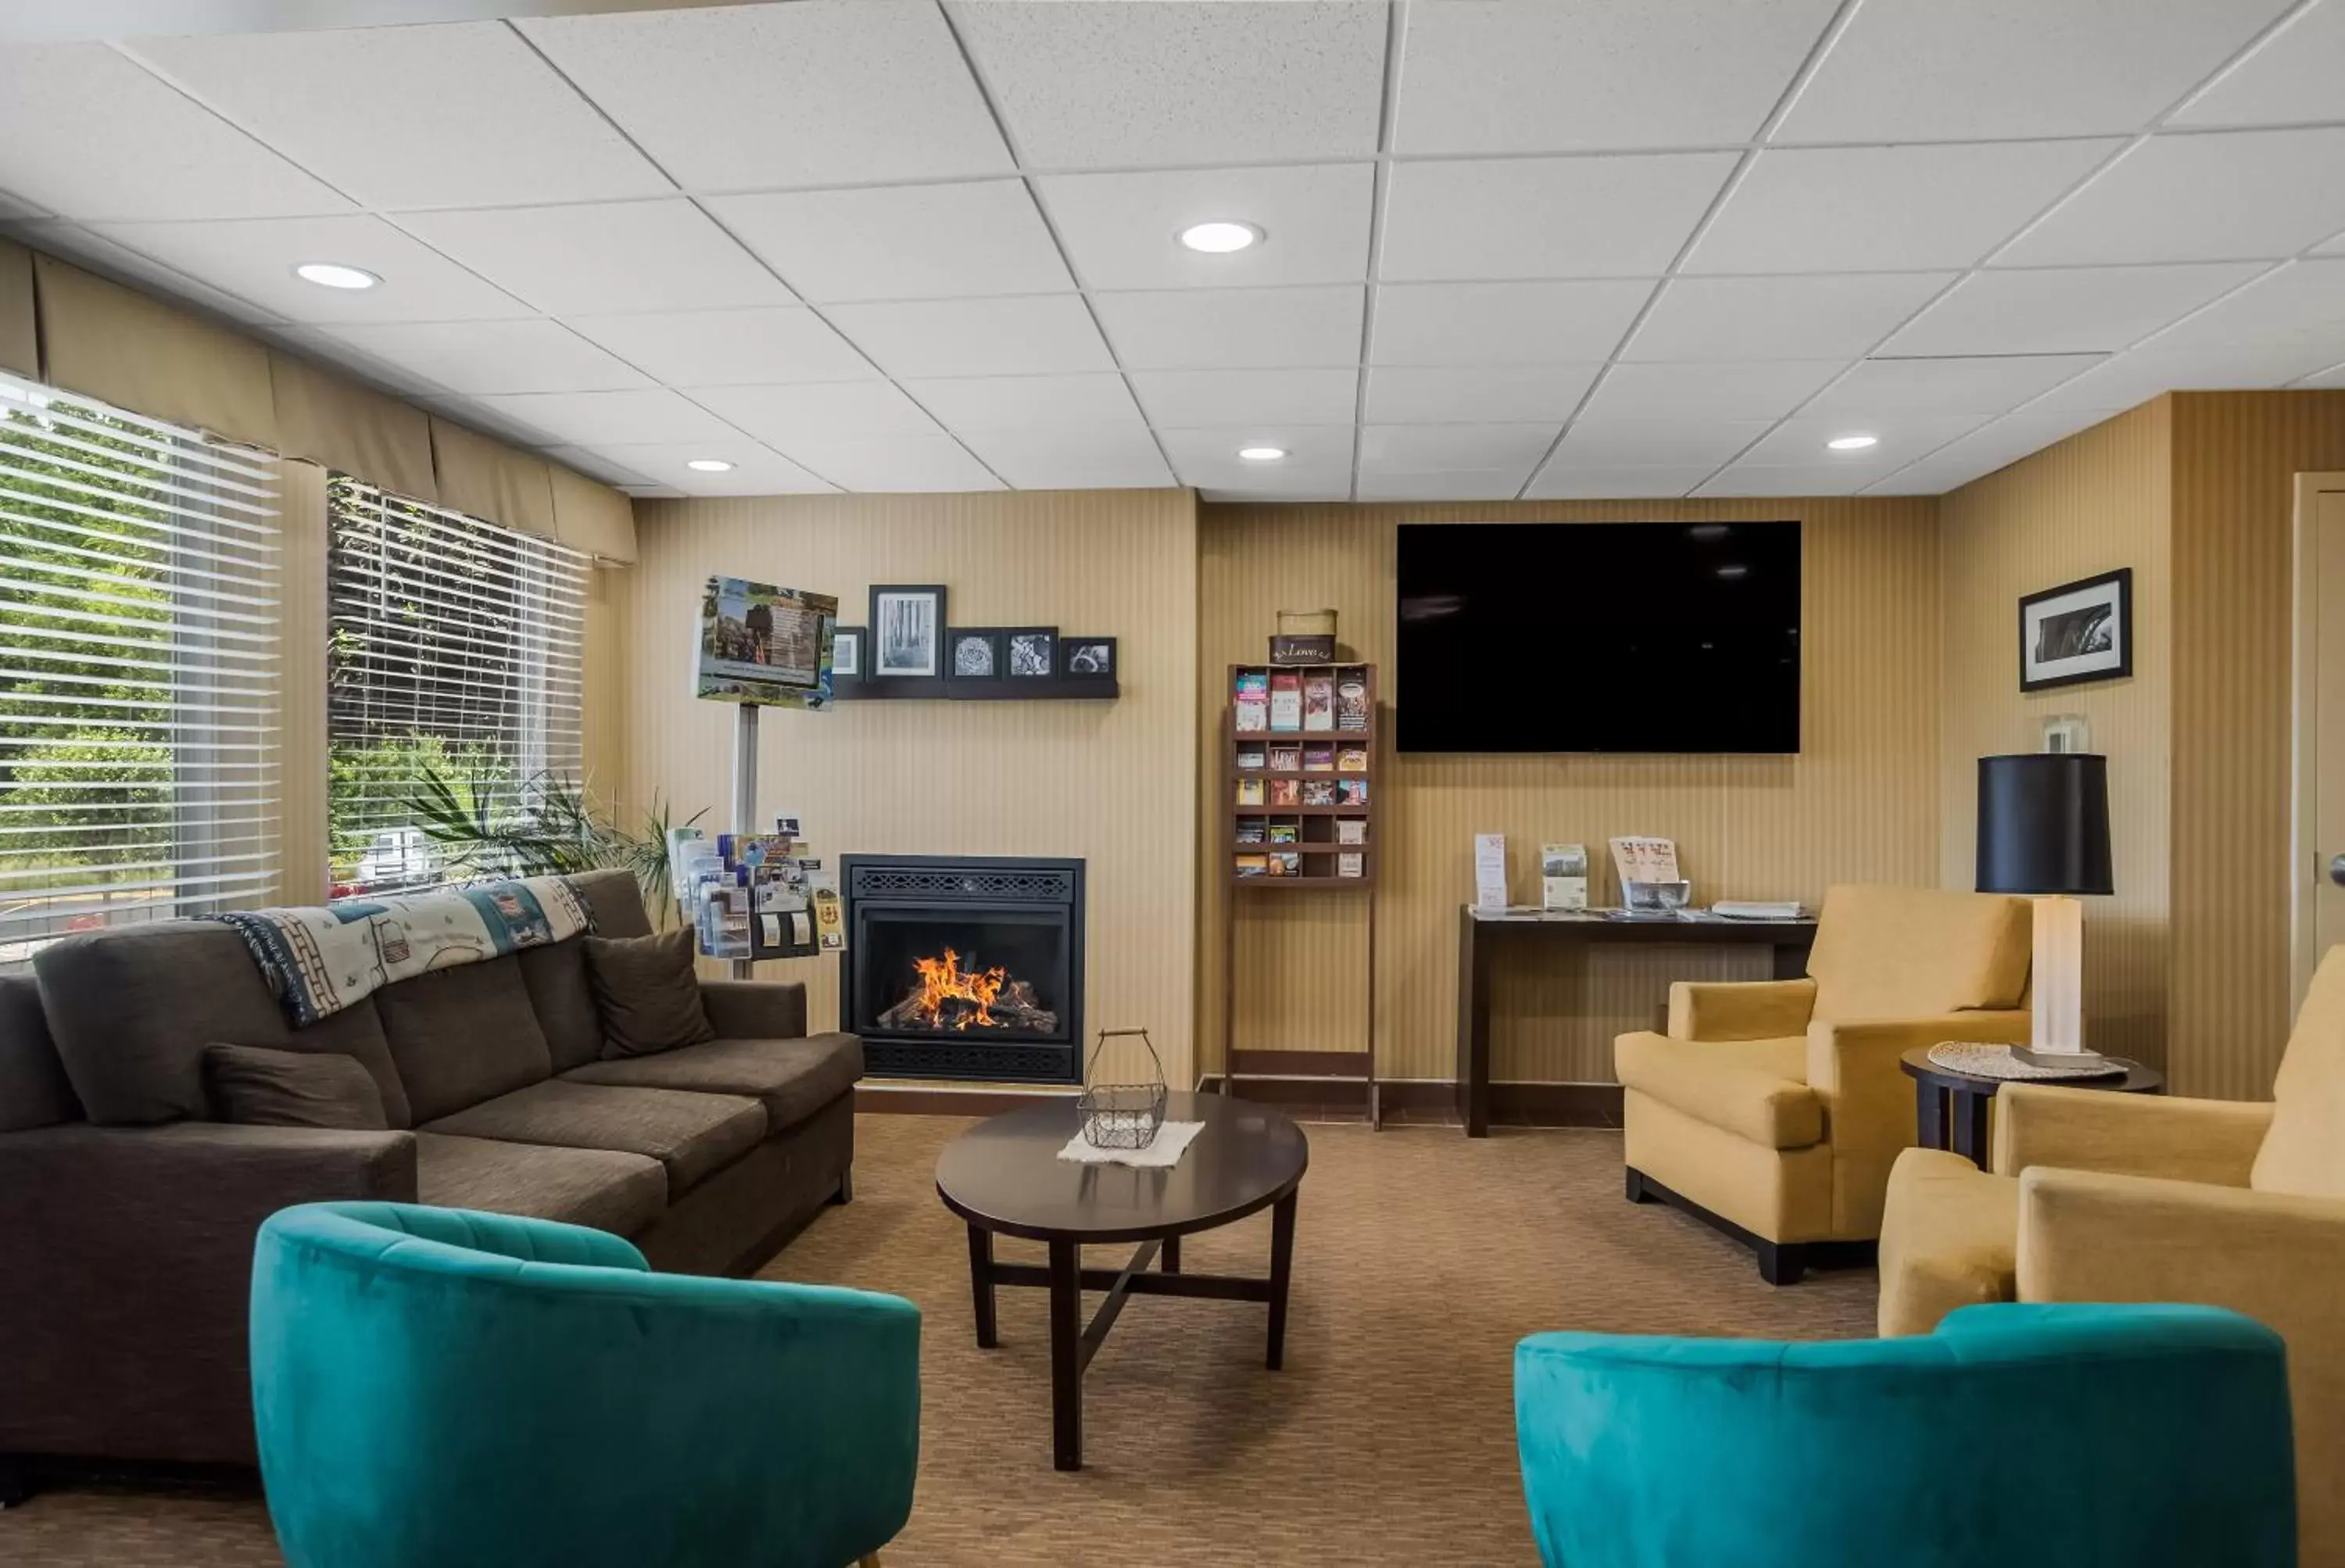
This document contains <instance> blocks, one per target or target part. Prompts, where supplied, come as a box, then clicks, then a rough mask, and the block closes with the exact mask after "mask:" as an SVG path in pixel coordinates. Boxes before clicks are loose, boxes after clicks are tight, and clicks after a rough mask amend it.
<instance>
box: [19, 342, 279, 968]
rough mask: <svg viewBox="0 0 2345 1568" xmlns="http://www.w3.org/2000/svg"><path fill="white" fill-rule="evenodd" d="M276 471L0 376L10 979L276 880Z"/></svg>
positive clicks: (175, 431) (162, 426)
mask: <svg viewBox="0 0 2345 1568" xmlns="http://www.w3.org/2000/svg"><path fill="white" fill-rule="evenodd" d="M276 516H277V462H276V459H275V458H273V457H270V456H269V455H268V454H267V453H259V452H253V451H249V450H247V449H245V448H242V447H236V446H230V445H227V444H225V443H220V442H217V441H213V440H211V439H209V438H208V437H206V436H204V435H202V434H200V433H197V432H195V431H191V430H183V429H181V428H179V427H178V426H176V425H171V424H167V423H163V422H162V421H160V420H152V419H147V418H144V417H142V416H140V415H137V414H133V413H126V412H122V411H121V410H119V409H114V408H108V407H107V406H105V405H103V404H101V403H97V402H92V401H90V400H88V399H86V398H78V397H74V396H71V395H68V394H66V393H63V392H53V391H50V390H49V389H47V388H45V387H40V386H36V385H34V384H33V383H31V382H23V381H18V380H16V379H15V378H14V377H11V376H7V375H5V374H0V966H5V965H10V964H15V963H21V962H23V961H24V960H25V959H26V958H28V957H30V956H31V955H32V953H33V952H35V951H36V950H37V949H38V948H40V947H41V946H43V945H45V944H46V943H47V942H52V941H54V940H56V938H57V937H59V936H62V935H65V934H66V933H68V932H76V931H89V930H95V929H96V928H98V927H101V926H107V925H115V924H123V923H127V922H132V921H147V920H169V919H171V918H173V917H175V916H178V915H184V914H189V913H201V912H203V911H208V910H215V909H219V908H223V907H228V906H231V905H235V904H239V903H252V902H267V901H269V898H270V897H271V896H272V895H273V894H274V893H275V891H276V887H277V859H276V847H275V846H276V833H277V825H278V779H277V754H276V746H275V718H276V707H277V661H278V640H277V620H278V616H277V579H278V565H277V553H278V533H277V521H276Z"/></svg>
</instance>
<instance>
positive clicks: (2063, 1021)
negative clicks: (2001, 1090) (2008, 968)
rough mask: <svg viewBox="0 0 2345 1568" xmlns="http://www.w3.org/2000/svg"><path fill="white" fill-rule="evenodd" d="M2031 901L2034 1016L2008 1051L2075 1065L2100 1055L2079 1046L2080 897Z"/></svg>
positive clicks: (2043, 1062)
mask: <svg viewBox="0 0 2345 1568" xmlns="http://www.w3.org/2000/svg"><path fill="white" fill-rule="evenodd" d="M2034 903H2035V911H2034V912H2035V921H2034V924H2035V967H2034V968H2033V970H2031V971H2030V975H2029V983H2030V985H2031V986H2032V988H2033V990H2034V993H2035V1016H2034V1019H2033V1021H2032V1022H2033V1027H2032V1028H2031V1029H2030V1031H2029V1038H2028V1043H2027V1044H2026V1045H2025V1046H2021V1047H2015V1048H2014V1049H2013V1051H2012V1054H2013V1055H2014V1056H2016V1057H2017V1058H2018V1059H2019V1060H2021V1061H2023V1062H2025V1063H2029V1064H2033V1065H2039V1066H2047V1067H2081V1066H2084V1065H2086V1064H2087V1063H2090V1062H2098V1061H2101V1060H2103V1057H2102V1056H2101V1054H2100V1053H2099V1052H2097V1051H2087V1050H2086V1049H2085V902H2084V901H2083V900H2082V899H2072V898H2040V899H2036V900H2035V901H2034Z"/></svg>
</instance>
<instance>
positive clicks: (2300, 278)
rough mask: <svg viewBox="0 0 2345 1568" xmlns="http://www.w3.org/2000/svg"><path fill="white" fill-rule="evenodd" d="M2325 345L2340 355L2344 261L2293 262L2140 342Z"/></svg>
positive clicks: (2343, 351)
mask: <svg viewBox="0 0 2345 1568" xmlns="http://www.w3.org/2000/svg"><path fill="white" fill-rule="evenodd" d="M2299 343H2324V344H2329V345H2331V346H2333V347H2335V349H2336V351H2337V356H2338V357H2339V358H2345V260H2336V261H2325V260H2310V261H2292V262H2290V263H2289V264H2288V265H2287V266H2284V267H2279V268H2275V269H2274V270H2271V271H2269V272H2267V273H2265V274H2264V275H2263V276H2262V277H2260V278H2258V279H2257V280H2255V281H2253V282H2251V283H2249V284H2248V285H2247V286H2246V287H2245V288H2242V289H2239V290H2236V291H2235V292H2232V293H2229V294H2226V295H2224V296H2223V297H2222V298H2221V299H2219V300H2216V301H2215V302H2214V303H2213V304H2211V305H2209V306H2208V307H2207V308H2206V309H2205V310H2203V311H2199V312H2198V313H2197V314H2196V315H2193V316H2189V317H2187V318H2185V319H2184V320H2182V321H2178V322H2176V323H2175V324H2174V325H2173V326H2171V327H2168V328H2167V329H2166V331H2162V332H2160V333H2158V334H2157V336H2156V337H2154V338H2152V339H2150V340H2149V341H2147V342H2146V343H2144V344H2143V345H2142V347H2143V348H2145V349H2149V350H2154V351H2165V350H2168V349H2204V348H2227V347H2233V346H2246V345H2263V346H2268V347H2272V348H2282V347H2286V346H2289V345H2290V344H2299Z"/></svg>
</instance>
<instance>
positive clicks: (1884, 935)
mask: <svg viewBox="0 0 2345 1568" xmlns="http://www.w3.org/2000/svg"><path fill="white" fill-rule="evenodd" d="M2029 945H2030V932H2029V926H2028V908H2027V904H2026V902H2025V901H2024V900H2020V899H2011V898H2002V897H1996V896H1993V895H1988V894H1980V893H1963V892H1940V891H1934V890H1931V889H1922V888H1891V887H1863V886H1847V887H1836V888H1833V889H1832V891H1830V892H1829V893H1828V894H1826V896H1825V899H1824V907H1823V912H1822V916H1821V918H1820V919H1819V921H1818V922H1817V932H1816V943H1815V949H1814V951H1813V952H1812V955H1811V957H1810V960H1809V964H1808V976H1807V978H1805V979H1802V980H1774V981H1759V982H1754V983H1746V984H1697V983H1687V982H1680V983H1678V984H1676V985H1673V986H1671V987H1670V1011H1669V1027H1668V1032H1667V1033H1660V1034H1656V1033H1652V1032H1651V1031H1650V1030H1639V1031H1638V1032H1636V1033H1629V1034H1623V1035H1621V1036H1619V1039H1617V1040H1616V1041H1615V1042H1614V1043H1613V1067H1614V1071H1615V1073H1616V1074H1617V1075H1618V1076H1619V1080H1620V1083H1621V1085H1622V1090H1621V1101H1622V1116H1623V1122H1624V1126H1625V1133H1626V1144H1627V1158H1628V1166H1629V1169H1628V1192H1629V1198H1630V1199H1631V1200H1632V1201H1638V1202H1643V1201H1647V1200H1649V1199H1654V1198H1664V1199H1668V1200H1670V1201H1671V1202H1674V1203H1677V1204H1678V1205H1679V1206H1680V1207H1684V1208H1688V1209H1690V1210H1692V1211H1693V1212H1695V1213H1697V1214H1699V1215H1700V1216H1701V1217H1703V1218H1704V1219H1707V1220H1709V1221H1710V1222H1711V1223H1712V1224H1714V1225H1717V1226H1718V1227H1720V1228H1721V1229H1723V1230H1726V1231H1727V1232H1728V1233H1729V1234H1731V1235H1733V1236H1736V1237H1739V1238H1741V1240H1743V1241H1745V1242H1747V1243H1749V1244H1750V1245H1751V1247H1752V1249H1753V1250H1754V1251H1755V1252H1756V1253H1757V1254H1758V1258H1759V1271H1760V1273H1761V1276H1763V1277H1764V1278H1766V1279H1767V1281H1768V1282H1769V1283H1770V1284H1779V1285H1781V1284H1789V1283H1791V1282H1792V1281H1794V1280H1796V1279H1798V1278H1800V1275H1801V1274H1802V1271H1803V1270H1804V1269H1805V1268H1807V1266H1808V1265H1809V1264H1810V1263H1811V1262H1813V1261H1817V1260H1819V1257H1820V1253H1819V1251H1818V1249H1819V1248H1822V1247H1832V1246H1833V1245H1835V1244H1840V1243H1857V1244H1863V1243H1866V1242H1869V1241H1871V1240H1872V1239H1873V1237H1875V1236H1877V1235H1879V1234H1880V1223H1881V1209H1882V1200H1883V1191H1884V1189H1885V1187H1886V1186H1887V1183H1888V1179H1889V1170H1890V1166H1891V1165H1892V1164H1893V1162H1894V1161H1895V1159H1896V1157H1897V1156H1898V1154H1899V1152H1900V1151H1901V1150H1903V1149H1905V1148H1907V1147H1909V1146H1911V1145H1912V1144H1913V1142H1914V1086H1913V1082H1912V1080H1910V1079H1908V1078H1906V1077H1905V1076H1904V1074H1903V1073H1902V1072H1900V1070H1899V1068H1898V1064H1897V1062H1898V1058H1899V1057H1900V1056H1902V1055H1903V1054H1904V1053H1905V1052H1906V1051H1908V1050H1910V1049H1911V1048H1913V1047H1914V1046H1915V1045H1928V1044H1935V1043H1936V1042H1938V1041H1940V1040H1999V1041H2010V1042H2014V1043H2017V1044H2025V1042H2026V1039H2027V1027H2028V1014H2027V1012H2026V1009H2025V1006H2024V1005H2023V1003H2025V996H2026V990H2027V962H2028V956H2029Z"/></svg>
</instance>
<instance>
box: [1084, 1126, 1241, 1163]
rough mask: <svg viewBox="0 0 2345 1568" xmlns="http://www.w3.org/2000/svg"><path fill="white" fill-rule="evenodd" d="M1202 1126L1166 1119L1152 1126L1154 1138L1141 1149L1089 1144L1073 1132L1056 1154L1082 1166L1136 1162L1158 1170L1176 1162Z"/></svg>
mask: <svg viewBox="0 0 2345 1568" xmlns="http://www.w3.org/2000/svg"><path fill="white" fill-rule="evenodd" d="M1204 1130H1205V1124H1204V1123H1203V1122H1167V1123H1165V1124H1164V1125H1162V1126H1161V1127H1159V1128H1157V1129H1156V1141H1155V1142H1154V1143H1152V1144H1151V1145H1148V1146H1147V1147H1146V1148H1144V1149H1098V1148H1093V1147H1092V1146H1091V1145H1090V1144H1088V1143H1085V1142H1084V1141H1083V1135H1082V1134H1081V1133H1077V1134H1076V1135H1074V1136H1073V1137H1071V1138H1069V1139H1068V1140H1067V1146H1066V1147H1065V1148H1063V1149H1061V1150H1060V1151H1059V1157H1060V1158H1061V1159H1062V1160H1072V1161H1074V1162H1075V1163H1076V1164H1077V1165H1084V1166H1141V1167H1142V1169H1148V1170H1162V1169H1165V1168H1167V1167H1168V1166H1176V1165H1178V1164H1180V1163H1181V1156H1183V1154H1185V1153H1186V1152H1188V1148H1189V1145H1190V1143H1191V1141H1192V1140H1193V1139H1194V1138H1195V1137H1196V1135H1198V1134H1199V1133H1202V1132H1203V1131H1204Z"/></svg>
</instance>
